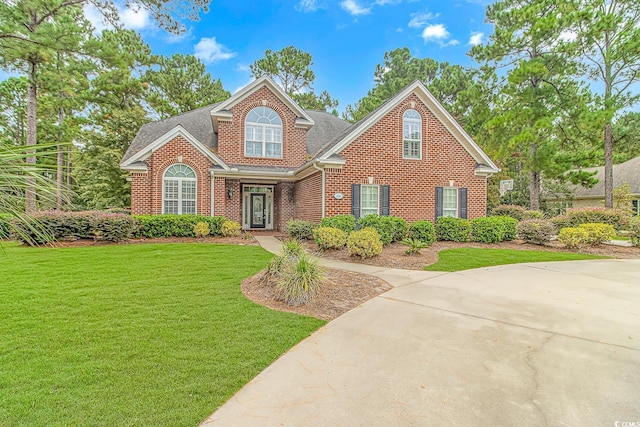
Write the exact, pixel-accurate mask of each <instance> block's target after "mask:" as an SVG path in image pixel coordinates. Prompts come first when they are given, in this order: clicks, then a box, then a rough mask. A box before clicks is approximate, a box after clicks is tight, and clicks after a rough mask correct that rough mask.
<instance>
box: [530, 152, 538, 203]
mask: <svg viewBox="0 0 640 427" xmlns="http://www.w3.org/2000/svg"><path fill="white" fill-rule="evenodd" d="M537 148H538V146H537V145H536V144H531V145H530V146H529V159H530V161H531V170H530V171H529V209H531V210H538V209H540V172H539V171H536V170H533V158H534V156H535V154H536V149H537Z"/></svg>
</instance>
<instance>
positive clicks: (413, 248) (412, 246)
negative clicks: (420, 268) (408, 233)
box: [400, 237, 430, 255]
mask: <svg viewBox="0 0 640 427" xmlns="http://www.w3.org/2000/svg"><path fill="white" fill-rule="evenodd" d="M400 243H401V244H403V245H405V246H406V247H407V249H406V250H405V251H404V253H405V254H407V255H411V254H417V253H420V249H424V248H428V247H429V246H430V244H429V243H427V242H423V241H422V240H419V239H413V238H411V237H407V238H406V239H404V240H403V241H401V242H400Z"/></svg>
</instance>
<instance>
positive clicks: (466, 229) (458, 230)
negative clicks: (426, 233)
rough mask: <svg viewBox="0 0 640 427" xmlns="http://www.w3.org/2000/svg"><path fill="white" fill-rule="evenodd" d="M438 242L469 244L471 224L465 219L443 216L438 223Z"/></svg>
mask: <svg viewBox="0 0 640 427" xmlns="http://www.w3.org/2000/svg"><path fill="white" fill-rule="evenodd" d="M436 236H437V237H438V240H447V241H451V242H468V241H469V240H470V239H471V222H470V221H469V220H467V219H463V218H451V217H444V216H441V217H440V218H438V220H437V221H436Z"/></svg>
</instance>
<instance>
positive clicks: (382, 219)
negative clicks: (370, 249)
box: [358, 214, 409, 245]
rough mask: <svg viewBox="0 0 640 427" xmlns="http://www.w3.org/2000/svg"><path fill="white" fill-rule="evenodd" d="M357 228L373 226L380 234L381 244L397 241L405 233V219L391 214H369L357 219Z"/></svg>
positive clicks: (403, 236)
mask: <svg viewBox="0 0 640 427" xmlns="http://www.w3.org/2000/svg"><path fill="white" fill-rule="evenodd" d="M358 227H359V228H367V227H371V228H374V229H375V230H376V231H377V232H378V234H379V235H380V239H381V240H382V244H383V245H388V244H389V243H393V242H398V241H400V240H402V239H404V238H405V237H406V235H407V230H408V228H409V227H408V226H407V221H405V220H404V219H402V218H398V217H396V216H391V215H376V214H370V215H367V216H364V217H362V218H360V219H359V220H358Z"/></svg>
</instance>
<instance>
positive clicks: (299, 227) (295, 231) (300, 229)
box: [287, 219, 317, 240]
mask: <svg viewBox="0 0 640 427" xmlns="http://www.w3.org/2000/svg"><path fill="white" fill-rule="evenodd" d="M316 227H317V225H315V224H314V223H313V222H311V221H304V220H302V219H290V220H289V221H287V232H288V233H289V236H291V238H292V239H298V240H311V239H313V230H314V229H315V228H316Z"/></svg>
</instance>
